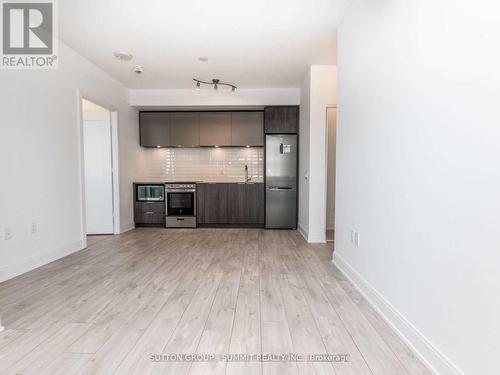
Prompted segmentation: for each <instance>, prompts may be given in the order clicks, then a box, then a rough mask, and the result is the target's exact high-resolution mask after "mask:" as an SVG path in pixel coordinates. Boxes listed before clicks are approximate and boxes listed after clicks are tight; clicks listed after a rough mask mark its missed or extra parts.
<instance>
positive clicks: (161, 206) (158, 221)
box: [134, 202, 165, 227]
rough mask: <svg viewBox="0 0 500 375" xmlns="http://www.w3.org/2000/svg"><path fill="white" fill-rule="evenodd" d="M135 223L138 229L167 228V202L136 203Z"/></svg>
mask: <svg viewBox="0 0 500 375" xmlns="http://www.w3.org/2000/svg"><path fill="white" fill-rule="evenodd" d="M134 222H135V225H136V226H138V227H141V226H142V227H163V226H165V202H135V203H134Z"/></svg>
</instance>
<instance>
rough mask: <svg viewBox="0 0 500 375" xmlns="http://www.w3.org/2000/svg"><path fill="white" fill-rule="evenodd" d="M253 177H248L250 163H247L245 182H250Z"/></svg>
mask: <svg viewBox="0 0 500 375" xmlns="http://www.w3.org/2000/svg"><path fill="white" fill-rule="evenodd" d="M251 179H252V177H248V165H246V164H245V183H248V182H250V180H251Z"/></svg>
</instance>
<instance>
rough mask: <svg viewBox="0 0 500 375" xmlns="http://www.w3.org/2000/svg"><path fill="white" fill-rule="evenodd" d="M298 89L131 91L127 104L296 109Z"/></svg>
mask: <svg viewBox="0 0 500 375" xmlns="http://www.w3.org/2000/svg"><path fill="white" fill-rule="evenodd" d="M299 101H300V90H299V89H298V88H284V89H281V88H275V89H237V90H236V92H234V93H232V92H231V90H229V89H226V88H220V89H219V90H218V91H215V90H213V89H211V88H209V87H208V86H207V87H204V88H203V89H201V90H196V89H195V84H194V82H193V88H192V89H177V90H175V89H173V90H130V104H131V105H133V106H137V107H149V106H181V107H182V106H188V107H192V106H266V105H298V104H299Z"/></svg>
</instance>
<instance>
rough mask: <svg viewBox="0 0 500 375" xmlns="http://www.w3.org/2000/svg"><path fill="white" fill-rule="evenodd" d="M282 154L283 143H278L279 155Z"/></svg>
mask: <svg viewBox="0 0 500 375" xmlns="http://www.w3.org/2000/svg"><path fill="white" fill-rule="evenodd" d="M282 153H283V143H280V154H282Z"/></svg>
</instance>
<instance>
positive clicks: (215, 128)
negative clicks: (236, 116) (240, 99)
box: [200, 112, 231, 146]
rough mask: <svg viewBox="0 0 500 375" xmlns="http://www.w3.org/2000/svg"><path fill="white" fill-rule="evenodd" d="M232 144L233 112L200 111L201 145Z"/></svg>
mask: <svg viewBox="0 0 500 375" xmlns="http://www.w3.org/2000/svg"><path fill="white" fill-rule="evenodd" d="M215 145H217V146H230V145H231V113H230V112H200V146H215Z"/></svg>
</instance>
